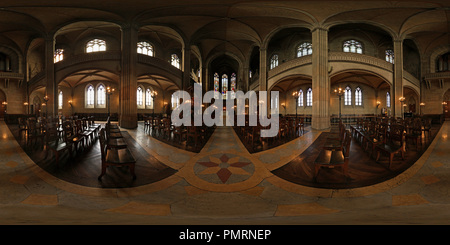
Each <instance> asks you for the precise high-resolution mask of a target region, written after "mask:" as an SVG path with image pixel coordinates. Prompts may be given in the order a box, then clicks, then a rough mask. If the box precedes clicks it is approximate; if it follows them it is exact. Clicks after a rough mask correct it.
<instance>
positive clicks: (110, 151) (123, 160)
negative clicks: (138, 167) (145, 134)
mask: <svg viewBox="0 0 450 245" xmlns="http://www.w3.org/2000/svg"><path fill="white" fill-rule="evenodd" d="M105 133H106V132H105V129H103V128H102V129H101V130H100V137H99V138H100V151H101V156H102V172H101V174H100V176H98V179H99V180H101V179H102V177H103V175H105V173H106V169H107V167H109V166H116V167H129V168H130V172H131V175H132V176H133V179H136V174H135V171H134V168H135V164H136V159H135V158H134V156H133V154H131V151H130V150H129V149H128V148H127V147H126V148H108V147H107V145H106V135H105Z"/></svg>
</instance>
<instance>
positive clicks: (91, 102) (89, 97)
mask: <svg viewBox="0 0 450 245" xmlns="http://www.w3.org/2000/svg"><path fill="white" fill-rule="evenodd" d="M90 88H92V90H90ZM84 91H85V103H84V107H85V108H88V109H92V108H95V87H94V85H92V84H90V83H89V84H87V85H86V88H85V90H84ZM91 93H92V94H91Z"/></svg>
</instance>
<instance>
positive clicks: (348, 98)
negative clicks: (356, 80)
mask: <svg viewBox="0 0 450 245" xmlns="http://www.w3.org/2000/svg"><path fill="white" fill-rule="evenodd" d="M351 105H352V88H351V87H350V86H346V87H345V89H344V106H351Z"/></svg>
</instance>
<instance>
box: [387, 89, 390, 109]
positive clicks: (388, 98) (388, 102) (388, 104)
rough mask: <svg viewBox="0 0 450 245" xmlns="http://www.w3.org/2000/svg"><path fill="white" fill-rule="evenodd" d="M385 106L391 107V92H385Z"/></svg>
mask: <svg viewBox="0 0 450 245" xmlns="http://www.w3.org/2000/svg"><path fill="white" fill-rule="evenodd" d="M386 107H391V93H389V92H387V93H386Z"/></svg>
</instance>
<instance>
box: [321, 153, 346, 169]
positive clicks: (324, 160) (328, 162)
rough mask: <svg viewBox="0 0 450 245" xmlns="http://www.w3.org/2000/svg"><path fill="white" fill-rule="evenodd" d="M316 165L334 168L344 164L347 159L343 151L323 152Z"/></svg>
mask: <svg viewBox="0 0 450 245" xmlns="http://www.w3.org/2000/svg"><path fill="white" fill-rule="evenodd" d="M314 163H315V164H320V165H322V166H328V167H330V168H332V167H333V166H334V165H340V164H344V163H345V158H344V154H343V152H342V151H332V150H322V151H321V152H320V153H319V156H318V157H317V158H316V160H315V162H314Z"/></svg>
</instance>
